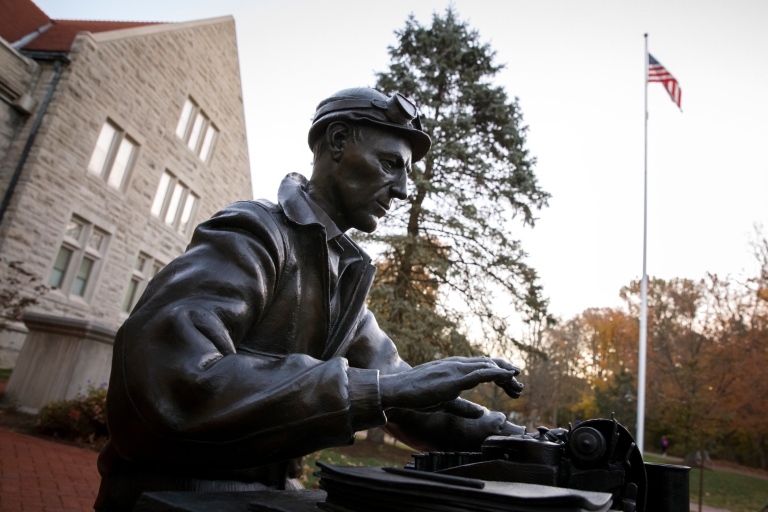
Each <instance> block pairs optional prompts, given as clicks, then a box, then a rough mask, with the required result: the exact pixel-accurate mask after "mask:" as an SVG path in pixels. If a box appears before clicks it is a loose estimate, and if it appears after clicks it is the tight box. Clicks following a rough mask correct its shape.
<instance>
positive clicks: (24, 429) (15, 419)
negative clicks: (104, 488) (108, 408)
mask: <svg viewBox="0 0 768 512" xmlns="http://www.w3.org/2000/svg"><path fill="white" fill-rule="evenodd" d="M0 427H2V428H5V429H7V430H11V431H13V432H18V433H19V434H26V435H28V436H33V437H37V438H38V439H45V440H46V441H54V442H56V443H62V444H67V445H69V446H76V447H78V448H85V449H86V450H91V451H94V452H97V453H98V452H100V451H101V449H102V448H104V445H105V444H106V443H107V439H106V438H104V437H102V438H99V439H95V440H94V441H93V443H89V442H88V441H87V440H83V441H69V440H67V439H62V438H60V437H58V436H47V435H44V434H41V433H40V432H39V431H38V430H37V416H35V415H33V414H25V413H23V412H19V411H17V410H16V409H13V408H8V409H0Z"/></svg>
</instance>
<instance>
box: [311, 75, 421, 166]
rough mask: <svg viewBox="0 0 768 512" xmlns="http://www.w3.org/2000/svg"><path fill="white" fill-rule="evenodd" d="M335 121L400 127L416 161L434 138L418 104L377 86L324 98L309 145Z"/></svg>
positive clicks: (341, 92) (314, 123)
mask: <svg viewBox="0 0 768 512" xmlns="http://www.w3.org/2000/svg"><path fill="white" fill-rule="evenodd" d="M334 121H352V122H359V123H369V124H372V125H375V126H380V127H383V128H386V129H389V130H396V131H398V132H399V133H401V134H402V135H403V136H405V137H406V138H407V139H408V140H410V142H411V150H412V152H413V162H418V161H419V160H421V159H422V158H424V156H425V155H426V154H427V153H428V152H429V148H430V147H432V140H431V139H430V138H429V135H427V134H426V133H424V130H423V129H422V127H421V120H420V119H419V113H418V110H417V108H416V105H415V104H414V103H413V102H412V101H411V100H409V99H408V98H406V97H405V96H403V95H402V94H400V93H395V94H393V95H392V96H391V97H389V98H387V97H386V96H385V95H384V94H382V93H380V92H379V91H377V90H376V89H371V88H370V87H355V88H353V89H344V90H342V91H339V92H337V93H335V94H333V95H331V96H330V97H328V98H326V99H324V100H323V101H321V102H320V104H319V105H318V106H317V110H316V111H315V117H314V119H313V120H312V127H311V128H310V129H309V137H308V142H309V147H310V149H311V148H313V147H314V145H315V142H316V141H317V139H318V138H320V137H321V136H323V135H324V134H325V129H326V128H327V127H328V125H329V124H331V123H332V122H334Z"/></svg>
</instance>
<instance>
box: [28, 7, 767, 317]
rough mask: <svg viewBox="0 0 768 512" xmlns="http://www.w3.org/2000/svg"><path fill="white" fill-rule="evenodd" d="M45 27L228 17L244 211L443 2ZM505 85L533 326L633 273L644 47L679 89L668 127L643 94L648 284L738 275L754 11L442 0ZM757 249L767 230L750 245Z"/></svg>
mask: <svg viewBox="0 0 768 512" xmlns="http://www.w3.org/2000/svg"><path fill="white" fill-rule="evenodd" d="M36 3H37V4H38V5H39V6H40V7H41V8H42V9H43V10H44V11H45V12H46V13H47V14H48V15H49V16H51V17H52V18H65V19H105V20H142V21H145V20H151V21H188V20H194V19H200V18H208V17H215V16H223V15H233V16H234V18H235V22H236V26H237V33H238V47H239V54H240V67H241V75H242V86H243V97H244V104H245V114H246V126H247V131H248V147H249V153H250V163H251V172H252V177H253V189H254V196H255V197H264V198H267V199H271V200H275V199H276V196H277V187H278V185H279V183H280V181H281V179H282V178H283V177H284V176H285V174H287V173H289V172H302V173H304V174H306V175H309V173H310V172H311V167H310V162H311V153H310V151H309V148H308V147H307V143H306V134H307V130H308V129H309V126H310V120H311V117H312V115H313V113H314V110H315V107H316V105H317V103H318V102H319V101H320V100H321V99H323V98H325V97H327V96H329V95H331V94H332V93H334V92H336V91H338V90H340V89H345V88H348V87H355V86H366V85H368V86H370V85H373V84H374V83H375V76H374V73H375V72H376V71H383V70H386V68H387V65H388V61H389V59H388V53H387V47H388V46H390V45H393V44H395V43H396V36H395V34H394V31H395V30H396V29H399V28H402V27H403V25H404V23H405V20H406V18H407V17H408V15H409V14H413V15H414V16H415V17H416V19H417V20H418V21H419V22H420V23H422V24H425V25H428V24H429V23H430V19H431V16H432V14H433V13H434V12H442V11H444V10H445V8H446V7H447V6H448V5H449V3H448V2H446V1H437V0H431V1H421V0H409V1H407V2H406V1H401V0H390V1H388V2H386V3H381V2H360V1H342V0H325V1H320V0H314V1H298V0H296V1H290V0H282V1H264V0H261V1H259V0H217V1H215V2H214V1H203V0H151V1H150V0H133V1H132V2H104V1H103V0H79V1H64V0H37V1H36ZM450 5H453V6H454V8H455V9H456V10H457V12H458V13H459V16H460V17H461V18H462V19H464V20H466V21H468V22H469V23H470V25H471V26H472V27H473V28H475V29H477V30H478V31H479V33H480V36H481V39H482V40H484V41H486V42H488V43H490V44H491V46H492V47H493V49H494V50H495V51H496V52H497V55H496V58H497V62H498V63H504V64H506V68H505V69H504V71H502V72H501V73H500V74H499V76H498V77H497V78H496V79H495V83H496V84H497V85H501V86H503V87H504V88H505V89H506V91H507V93H508V94H509V95H510V96H511V97H517V98H519V102H520V106H521V109H522V111H523V114H524V118H525V124H526V125H527V126H528V147H529V149H530V151H531V153H532V155H534V156H535V157H536V162H537V163H536V166H535V171H536V174H537V176H538V178H539V182H540V184H541V186H542V187H543V188H544V189H545V190H547V191H548V192H550V193H551V194H552V198H551V200H550V205H549V207H548V208H546V209H544V210H542V211H541V212H539V214H538V217H539V220H538V221H537V222H536V225H535V227H534V228H533V229H531V228H523V227H522V226H521V225H518V224H514V225H512V226H511V227H512V229H513V232H514V233H515V235H516V236H518V237H519V238H520V239H521V240H522V241H523V246H524V248H525V249H526V251H527V252H528V254H529V259H528V261H529V263H530V264H531V265H532V266H533V267H534V268H536V269H537V270H538V271H539V274H540V276H541V279H542V282H543V284H544V288H545V292H546V293H547V294H548V295H549V297H550V299H551V311H552V312H553V313H554V314H556V315H558V316H563V317H567V316H571V315H574V314H577V313H579V312H581V311H582V310H584V309H585V308H588V307H603V306H609V307H610V306H618V305H620V304H621V301H620V299H619V290H620V288H621V287H622V286H623V285H626V284H628V283H629V282H630V281H631V280H633V279H638V278H639V277H640V275H641V273H642V254H643V252H642V251H643V148H644V137H643V133H644V132H643V130H644V123H643V114H644V38H643V34H644V33H648V34H649V47H650V52H651V54H653V56H654V57H655V58H656V59H657V60H658V61H659V62H660V63H661V64H662V65H664V66H665V67H666V68H667V69H668V70H669V71H670V72H671V73H672V74H673V75H674V76H675V77H676V78H677V79H678V81H679V83H680V86H681V88H682V109H683V112H682V113H681V112H680V111H679V110H678V109H677V107H676V105H674V104H673V103H672V101H671V100H670V99H669V96H668V95H667V93H666V91H665V90H664V89H663V87H662V85H661V84H650V85H649V89H648V105H649V122H648V273H649V275H652V276H657V277H661V278H666V279H668V278H672V277H687V278H693V279H699V278H702V277H703V276H704V275H705V274H706V273H707V272H713V273H717V274H719V275H721V276H724V275H732V276H741V275H745V274H748V273H750V272H753V271H754V268H755V264H754V262H753V257H752V255H751V252H750V246H749V241H750V237H751V236H753V233H754V225H755V224H756V223H762V224H764V225H765V227H766V230H768V197H767V196H768V123H767V122H766V120H768V30H766V28H765V27H767V26H768V2H766V1H764V0H753V1H740V0H731V1H728V2H722V1H712V0H697V1H685V2H683V1H675V0H664V1H642V2H641V1H628V0H627V1H621V2H616V1H579V2H573V1H571V0H567V1H558V0H548V1H546V2H541V1H535V0H525V1H522V0H507V1H500V0H499V1H490V0H471V1H466V0H454V1H453V2H452V3H451V4H450ZM767 232H768V231H767Z"/></svg>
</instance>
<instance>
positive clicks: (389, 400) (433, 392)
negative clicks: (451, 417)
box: [379, 357, 522, 418]
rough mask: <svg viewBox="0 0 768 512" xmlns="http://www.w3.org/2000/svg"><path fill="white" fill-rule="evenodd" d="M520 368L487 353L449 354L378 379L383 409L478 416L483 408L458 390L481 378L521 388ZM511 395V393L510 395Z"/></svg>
mask: <svg viewBox="0 0 768 512" xmlns="http://www.w3.org/2000/svg"><path fill="white" fill-rule="evenodd" d="M519 373H520V369H519V368H516V367H515V366H512V365H511V364H509V363H508V362H506V361H504V360H503V359H491V358H488V357H449V358H447V359H440V360H438V361H431V362H429V363H426V364H423V365H420V366H417V367H415V368H411V369H409V370H406V371H404V372H400V373H395V374H392V375H382V376H381V378H380V380H379V387H380V390H381V403H382V406H383V407H384V409H390V408H393V407H397V408H401V409H412V410H422V411H430V412H431V411H437V410H444V411H446V412H451V413H453V414H457V415H459V416H463V417H468V418H478V417H480V416H482V415H483V413H484V411H485V409H484V408H483V407H480V406H478V405H476V404H473V403H472V402H468V401H466V400H461V399H459V400H457V398H458V396H459V394H460V393H461V392H462V391H464V390H466V389H472V388H474V387H475V386H477V385H478V384H481V383H483V382H491V381H493V382H495V383H496V384H498V385H499V386H501V387H502V388H504V390H505V391H507V393H508V394H509V393H510V391H508V389H509V390H516V391H513V392H516V393H517V394H518V396H519V392H520V391H521V390H522V385H521V384H520V383H518V382H517V380H515V375H517V374H519ZM510 396H512V395H510Z"/></svg>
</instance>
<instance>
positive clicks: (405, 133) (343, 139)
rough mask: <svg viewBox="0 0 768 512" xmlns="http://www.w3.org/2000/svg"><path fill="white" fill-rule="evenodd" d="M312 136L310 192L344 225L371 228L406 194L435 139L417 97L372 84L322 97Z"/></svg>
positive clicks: (337, 222)
mask: <svg viewBox="0 0 768 512" xmlns="http://www.w3.org/2000/svg"><path fill="white" fill-rule="evenodd" d="M414 125H415V126H414ZM309 142H310V147H311V148H312V151H313V153H314V155H315V158H314V168H313V171H312V179H311V180H310V183H309V193H310V196H311V197H312V198H313V199H314V200H315V201H316V202H317V203H319V204H320V206H321V207H322V208H323V209H324V210H325V212H326V213H327V214H328V215H329V216H330V217H331V219H333V221H334V222H335V223H336V225H337V226H338V227H339V229H341V230H342V231H346V230H348V229H350V228H355V229H358V230H360V231H364V232H367V233H370V232H372V231H374V230H375V229H376V227H377V225H378V221H379V218H381V217H383V216H384V215H385V214H386V212H387V210H389V209H390V207H391V206H392V200H393V199H405V198H406V195H407V188H406V181H407V175H408V173H410V170H411V164H412V163H413V162H415V161H417V160H418V159H420V158H422V157H423V156H424V155H425V154H426V153H427V151H429V147H430V145H431V141H430V140H429V137H428V136H427V135H426V134H425V133H424V132H423V131H422V130H421V125H420V123H419V122H418V116H417V115H416V108H415V106H413V104H412V103H410V102H408V100H405V99H404V98H402V97H397V96H393V97H392V98H386V97H385V96H384V95H383V94H381V93H379V92H377V91H375V90H373V89H347V90H345V91H341V92H339V93H336V94H335V95H333V96H331V98H328V99H327V100H324V101H323V102H321V103H320V105H319V106H318V110H317V113H316V114H315V120H314V122H313V125H312V128H311V129H310V133H309Z"/></svg>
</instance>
